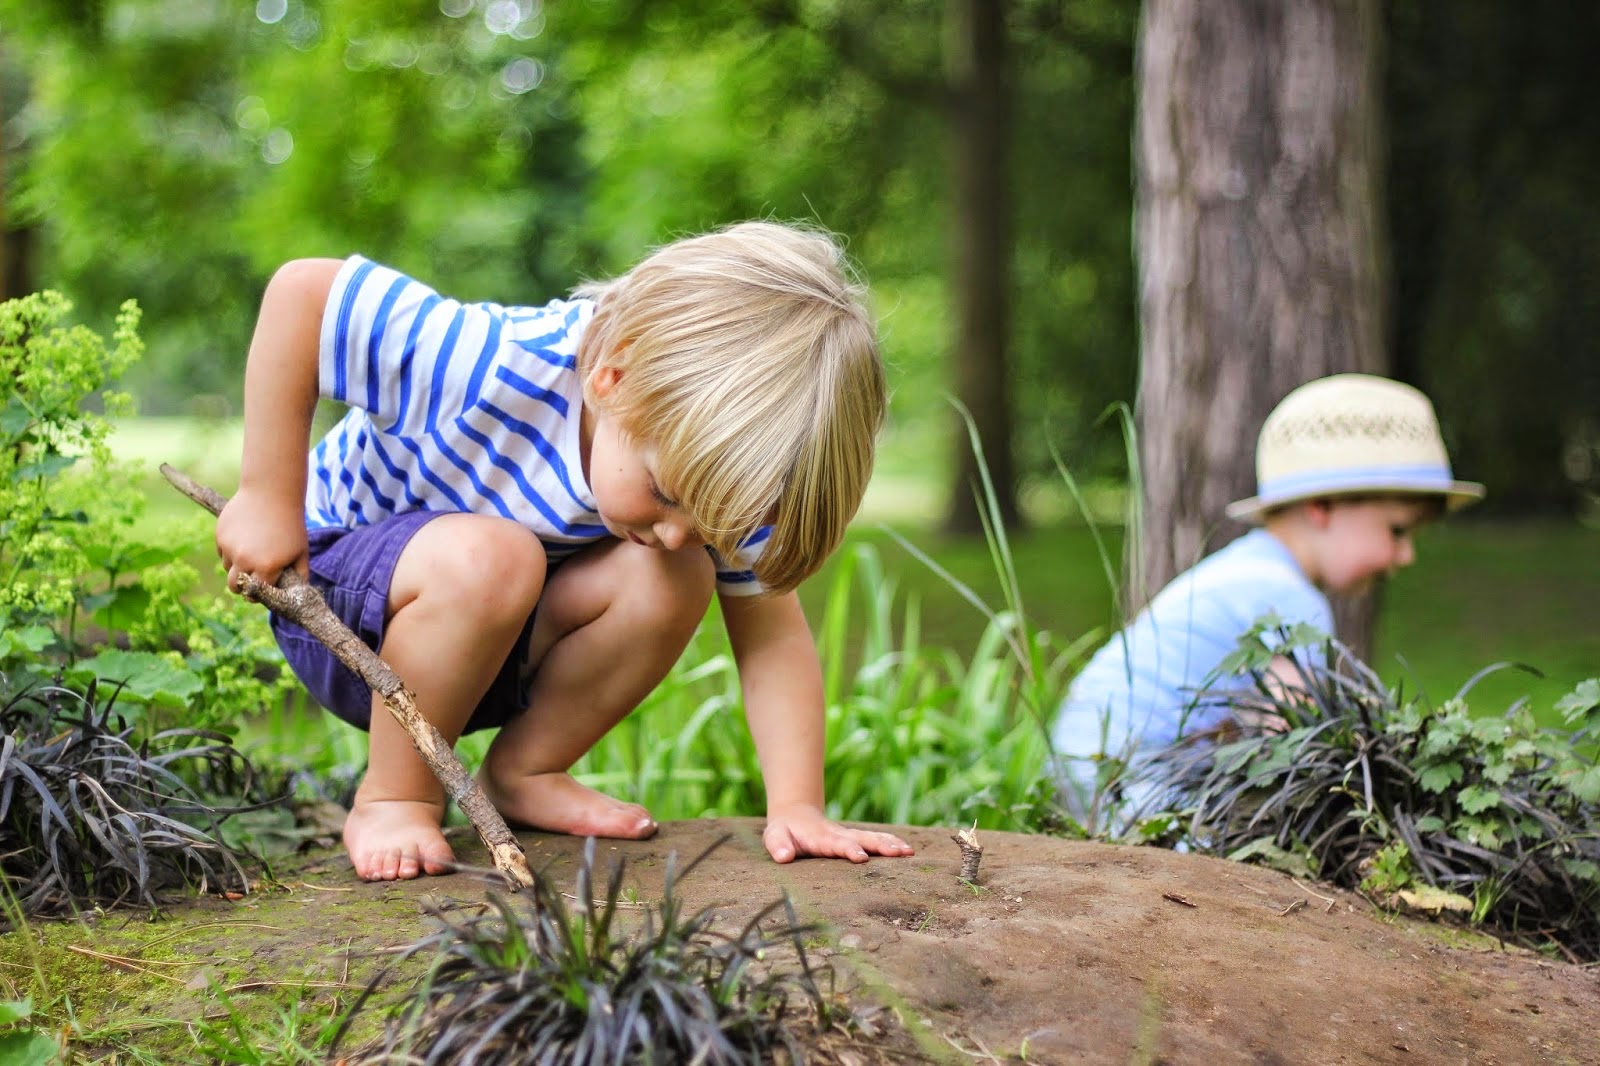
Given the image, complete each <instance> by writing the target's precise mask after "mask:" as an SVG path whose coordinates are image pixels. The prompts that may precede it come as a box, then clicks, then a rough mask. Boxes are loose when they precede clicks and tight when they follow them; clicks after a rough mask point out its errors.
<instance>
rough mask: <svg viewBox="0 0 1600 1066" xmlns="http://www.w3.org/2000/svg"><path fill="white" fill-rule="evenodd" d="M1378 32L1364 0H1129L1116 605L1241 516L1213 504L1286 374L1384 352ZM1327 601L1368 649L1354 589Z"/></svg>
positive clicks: (1148, 590) (1234, 486)
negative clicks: (1130, 147) (1125, 326)
mask: <svg viewBox="0 0 1600 1066" xmlns="http://www.w3.org/2000/svg"><path fill="white" fill-rule="evenodd" d="M1378 43H1379V34H1378V22H1377V11H1376V8H1375V4H1374V2H1373V0H1296V2H1295V3H1287V4H1286V3H1278V2H1276V0H1146V3H1145V5H1144V9H1143V16H1142V24H1141V29H1140V41H1139V57H1138V79H1139V89H1140V95H1139V105H1138V116H1137V131H1136V140H1135V172H1136V181H1137V192H1136V241H1137V252H1138V258H1139V280H1140V286H1139V288H1140V291H1139V312H1140V323H1141V331H1142V337H1141V352H1140V354H1141V366H1140V384H1139V399H1138V412H1137V414H1138V418H1137V424H1138V427H1139V434H1140V438H1139V457H1140V471H1139V475H1140V481H1141V486H1142V498H1143V516H1142V527H1141V528H1139V529H1137V530H1136V531H1135V533H1136V535H1134V536H1131V537H1130V538H1129V543H1130V545H1131V547H1130V550H1129V562H1130V566H1129V572H1130V585H1129V589H1128V595H1129V606H1130V611H1132V610H1137V609H1138V607H1140V606H1142V605H1143V603H1144V602H1145V601H1146V600H1147V599H1148V598H1149V596H1151V595H1153V594H1154V593H1155V592H1156V591H1158V590H1159V589H1160V588H1161V587H1162V586H1163V585H1164V584H1166V583H1167V582H1168V581H1169V580H1171V579H1172V577H1174V576H1175V575H1176V574H1177V573H1179V572H1180V571H1182V570H1184V569H1187V568H1188V567H1190V566H1192V565H1194V563H1196V562H1197V561H1199V559H1200V558H1201V557H1203V556H1204V555H1205V554H1207V553H1208V552H1210V551H1213V550H1215V549H1217V548H1219V547H1221V546H1223V545H1224V544H1226V543H1227V542H1228V541H1231V540H1232V539H1234V538H1235V537H1236V536H1238V535H1239V534H1240V533H1242V532H1243V531H1244V529H1243V527H1241V526H1239V525H1238V524H1237V523H1234V522H1231V521H1229V520H1227V519H1226V518H1225V517H1224V515H1223V508H1224V507H1225V506H1226V504H1227V503H1228V502H1229V501H1231V500H1236V499H1240V498H1242V497H1245V496H1249V495H1251V494H1252V493H1253V492H1254V490H1255V469H1254V453H1255V442H1256V436H1257V434H1258V433H1259V431H1260V428H1261V423H1262V422H1263V421H1264V420H1265V418H1266V416H1267V413H1268V412H1269V411H1270V410H1271V409H1272V408H1273V406H1275V405H1276V404H1277V402H1278V401H1279V400H1280V399H1282V398H1283V396H1284V395H1285V394H1286V393H1288V392H1289V390H1290V389H1292V388H1294V387H1295V386H1296V385H1299V384H1301V383H1303V382H1305V381H1308V380H1310V379H1312V378H1317V377H1322V376H1324V375H1327V374H1333V373H1339V372H1342V371H1364V372H1368V373H1382V372H1383V371H1384V368H1385V367H1386V365H1387V360H1386V358H1385V351H1384V343H1385V339H1386V312H1387V295H1386V294H1387V278H1386V271H1387V235H1386V233H1385V231H1384V224H1383V216H1382V214H1381V205H1382V197H1381V195H1380V175H1381V172H1382V170H1381V162H1382V159H1381V155H1382V149H1381V128H1380V123H1379V111H1378V107H1377V103H1378V99H1379V95H1380V83H1379V79H1378V78H1377V72H1376V66H1377V61H1378V56H1377V49H1378ZM1336 611H1337V612H1338V615H1339V619H1338V620H1339V628H1340V636H1341V637H1342V638H1343V639H1344V640H1345V641H1346V643H1348V644H1350V645H1351V646H1352V648H1353V649H1355V650H1356V651H1357V653H1358V654H1361V655H1362V656H1363V657H1366V656H1367V655H1369V654H1370V642H1371V629H1372V618H1373V613H1374V611H1373V603H1372V601H1371V599H1370V598H1365V599H1364V600H1363V601H1360V602H1357V603H1354V604H1343V605H1336Z"/></svg>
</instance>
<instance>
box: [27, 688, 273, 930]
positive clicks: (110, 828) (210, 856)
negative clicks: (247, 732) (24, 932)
mask: <svg viewBox="0 0 1600 1066" xmlns="http://www.w3.org/2000/svg"><path fill="white" fill-rule="evenodd" d="M98 692H99V685H98V683H95V682H91V683H90V684H89V686H88V691H87V692H86V693H84V694H79V693H77V692H73V691H70V690H68V689H64V688H58V687H55V686H48V685H46V686H40V687H38V688H34V689H30V690H28V691H26V692H23V693H20V694H18V695H16V696H13V697H12V698H11V699H10V700H9V701H7V702H6V704H5V705H4V706H3V707H0V877H3V878H4V880H5V881H6V882H7V891H8V892H10V893H11V894H13V895H14V897H15V900H16V903H17V905H18V910H19V911H20V914H21V915H24V916H26V915H32V914H40V913H44V914H54V913H61V912H66V911H71V910H77V909H82V908H86V907H88V906H91V905H96V904H103V905H105V906H113V905H116V904H119V903H124V902H134V903H140V904H143V905H145V906H148V907H152V908H154V907H156V906H158V905H159V903H160V896H161V894H162V893H163V891H164V890H167V889H171V888H176V887H198V888H201V889H202V890H204V889H209V890H212V891H222V890H224V889H233V890H239V891H243V890H244V889H245V887H246V883H247V878H246V875H245V872H244V869H243V867H242V865H241V864H240V861H239V858H240V856H238V855H236V853H235V852H234V850H233V849H232V848H230V847H228V846H227V845H226V844H224V843H223V842H222V840H221V836H220V833H219V831H218V826H219V823H220V822H221V820H222V819H223V818H226V817H227V816H228V815H230V814H232V813H235V810H236V809H235V808H227V807H219V806H218V805H216V804H215V803H214V802H213V800H212V797H214V796H217V795H229V796H248V795H250V794H251V793H252V792H255V791H256V789H255V788H254V785H253V771H252V768H251V766H250V764H249V762H248V761H247V760H245V759H244V758H243V757H242V756H241V755H239V753H238V752H236V751H234V750H233V748H231V747H230V746H229V745H228V744H227V742H226V738H224V737H222V736H221V735H220V734H216V733H207V732H202V731H200V730H194V729H172V730H166V731H163V732H159V733H155V734H154V735H151V736H149V737H146V738H144V739H142V740H135V738H134V736H133V732H134V730H133V727H131V726H129V725H127V724H126V723H125V722H123V721H122V720H121V719H120V716H119V715H118V713H117V711H116V709H115V704H116V695H115V693H113V694H112V695H111V696H110V697H109V698H106V699H104V700H103V701H102V700H100V699H99V696H98ZM4 924H7V923H4V922H0V926H3V925H4Z"/></svg>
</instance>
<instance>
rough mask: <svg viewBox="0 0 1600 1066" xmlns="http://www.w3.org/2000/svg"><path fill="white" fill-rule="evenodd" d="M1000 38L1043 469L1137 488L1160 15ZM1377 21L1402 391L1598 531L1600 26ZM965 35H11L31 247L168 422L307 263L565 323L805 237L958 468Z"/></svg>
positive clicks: (773, 8)
mask: <svg viewBox="0 0 1600 1066" xmlns="http://www.w3.org/2000/svg"><path fill="white" fill-rule="evenodd" d="M1005 11H1006V28H1007V35H1006V36H1007V43H1006V55H1007V58H1006V66H1007V71H1008V74H1009V84H1010V90H1011V95H1012V105H1013V108H1014V127H1013V128H1014V133H1013V137H1012V144H1011V151H1010V153H1009V155H1010V167H1011V180H1010V182H1009V188H1010V191H1011V203H1010V204H1009V216H1010V218H1011V220H1012V231H1013V237H1012V250H1011V254H1010V268H1011V277H1012V280H1013V292H1012V297H1011V300H1010V334H1011V337H1010V339H1011V348H1012V352H1011V359H1012V361H1013V363H1014V371H1015V372H1014V376H1013V390H1012V397H1011V399H1012V404H1013V407H1014V423H1013V424H1014V426H1015V427H1016V434H1015V436H1016V442H1015V443H1016V447H1017V450H1018V453H1019V461H1020V465H1021V468H1022V470H1023V471H1024V472H1025V474H1027V475H1028V476H1030V477H1032V478H1033V479H1034V480H1036V481H1037V480H1043V481H1049V480H1051V477H1050V463H1049V460H1048V445H1049V443H1050V442H1052V441H1053V442H1054V443H1055V445H1056V446H1057V448H1058V449H1059V450H1060V451H1061V453H1062V455H1063V456H1064V458H1065V459H1066V461H1067V463H1068V464H1069V465H1070V466H1071V468H1072V469H1073V470H1074V471H1075V472H1076V473H1078V474H1080V475H1082V476H1088V477H1094V476H1100V475H1112V476H1123V475H1125V474H1126V470H1125V469H1124V468H1123V466H1122V456H1121V454H1120V449H1119V447H1118V444H1117V442H1116V441H1115V440H1114V439H1113V438H1112V436H1111V435H1109V434H1106V433H1104V432H1099V431H1097V430H1096V428H1095V426H1094V424H1093V423H1094V419H1095V417H1096V416H1097V415H1098V414H1099V413H1100V412H1101V411H1103V410H1104V409H1105V408H1106V407H1107V405H1108V404H1110V403H1113V402H1115V401H1119V400H1121V401H1126V400H1128V399H1129V398H1130V397H1131V396H1132V395H1133V392H1134V381H1135V375H1136V354H1137V324H1136V312H1135V302H1134V292H1135V271H1134V265H1133V262H1132V248H1131V244H1132V242H1131V239H1130V230H1131V215H1132V195H1131V185H1132V169H1131V163H1130V146H1129V141H1130V135H1131V129H1132V107H1133V99H1134V93H1135V89H1136V86H1135V81H1134V63H1133V56H1134V48H1135V37H1136V33H1137V29H1138V25H1137V24H1138V15H1139V12H1138V6H1137V4H1134V3H1129V2H1126V0H1067V2H1046V0H1008V2H1007V3H1006V5H1005ZM1382 17H1383V22H1384V25H1383V32H1384V36H1385V38H1386V43H1385V60H1386V62H1385V64H1384V73H1383V78H1384V85H1383V98H1384V100H1385V102H1386V112H1387V113H1386V115H1385V125H1386V128H1387V141H1388V144H1389V150H1388V153H1387V159H1388V163H1387V175H1386V180H1385V185H1386V188H1387V190H1388V207H1389V210H1388V215H1389V223H1390V225H1389V229H1390V232H1391V235H1392V246H1393V262H1394V272H1393V278H1394V285H1393V291H1392V293H1391V299H1390V301H1389V306H1390V307H1391V309H1392V315H1391V318H1392V320H1393V344H1392V358H1393V362H1394V372H1395V373H1396V374H1397V375H1398V376H1400V377H1402V378H1404V379H1406V380H1411V381H1414V382H1416V383H1417V384H1419V385H1421V386H1423V387H1424V388H1425V389H1426V390H1427V391H1428V392H1429V393H1430V395H1432V396H1434V398H1435V400H1436V402H1437V404H1438V406H1439V409H1440V412H1441V415H1442V417H1443V420H1444V422H1445V429H1446V432H1447V435H1448V436H1449V438H1450V444H1451V448H1452V454H1453V455H1454V456H1455V458H1456V460H1457V465H1458V466H1459V467H1460V468H1461V470H1462V471H1463V472H1464V473H1466V474H1468V475H1469V476H1472V477H1475V478H1480V479H1482V480H1484V481H1486V482H1487V483H1488V484H1489V488H1490V495H1489V500H1488V502H1487V508H1486V509H1487V510H1488V511H1493V510H1495V509H1496V508H1499V509H1501V510H1502V511H1504V512H1506V513H1526V512H1529V511H1535V510H1537V511H1554V512H1560V513H1568V514H1570V513H1573V512H1574V511H1577V510H1582V509H1584V508H1592V507H1593V506H1594V501H1595V499H1596V498H1597V496H1600V420H1597V419H1596V416H1595V414H1594V412H1595V411H1597V410H1600V357H1597V356H1600V352H1597V345H1600V340H1597V338H1600V328H1597V327H1600V304H1597V301H1596V297H1595V292H1596V291H1597V289H1596V286H1595V285H1594V284H1593V282H1594V280H1595V278H1596V276H1597V274H1600V258H1597V257H1600V241H1596V240H1595V239H1594V238H1595V236H1596V233H1597V232H1600V209H1597V208H1596V206H1595V202H1594V198H1593V196H1592V195H1590V186H1591V183H1592V179H1591V175H1592V174H1593V173H1594V170H1595V167H1596V165H1597V164H1600V158H1597V156H1600V136H1595V134H1596V132H1597V131H1596V130H1595V128H1594V126H1595V122H1596V118H1595V114H1596V113H1595V111H1594V109H1593V108H1592V107H1590V106H1589V93H1588V90H1587V84H1588V81H1587V78H1588V76H1587V62H1588V52H1587V47H1586V46H1587V42H1589V41H1591V40H1593V39H1594V37H1595V34H1596V32H1600V8H1597V7H1593V6H1592V5H1591V6H1586V7H1581V8H1580V9H1578V10H1574V9H1573V8H1572V7H1571V6H1570V5H1566V4H1563V3H1561V2H1560V0H1530V3H1529V4H1526V5H1520V6H1517V7H1506V6H1503V5H1499V6H1497V5H1474V6H1472V7H1471V8H1470V9H1468V10H1466V11H1462V10H1461V9H1460V8H1459V6H1458V5H1457V4H1455V3H1453V2H1452V0H1395V2H1393V3H1390V4H1385V5H1383V6H1382ZM948 21H949V10H948V4H947V3H946V2H945V0H860V2H858V3H853V4H841V3H838V2H837V0H741V2H733V0H697V2H689V0H651V2H645V0H572V2H566V3H560V4H554V3H543V2H541V0H337V2H335V0H256V2H254V3H240V2H232V0H0V92H3V93H4V96H5V99H4V101H3V102H0V123H3V127H0V144H3V146H4V152H3V156H4V159H5V167H6V171H7V180H6V188H7V196H6V200H7V203H6V209H7V210H6V214H7V218H6V220H5V225H6V226H7V227H8V228H10V229H11V230H13V231H16V230H18V229H26V230H29V232H30V233H31V234H32V236H33V237H34V239H33V241H32V245H31V247H32V249H33V257H32V262H31V263H30V264H28V266H29V269H28V271H27V273H28V275H29V276H30V278H31V280H32V281H33V284H32V285H30V286H29V289H34V288H44V287H55V288H59V289H61V290H62V291H65V292H67V293H68V294H69V295H71V296H72V297H73V299H74V300H75V301H76V302H77V304H78V305H79V306H80V307H81V308H82V309H83V310H84V312H85V314H86V315H88V317H89V319H90V321H91V322H95V323H98V324H103V325H106V326H109V323H110V320H111V317H112V316H113V314H114V313H115V309H116V307H117V306H118V305H119V304H120V303H121V301H122V300H123V299H125V298H127V297H130V296H132V297H135V298H137V299H138V300H139V302H140V304H141V306H143V307H144V308H145V309H146V312H147V322H148V325H147V339H148V341H149V344H150V349H151V355H150V358H149V359H148V360H146V362H145V363H144V365H143V366H142V367H141V368H140V369H139V370H138V371H137V372H136V373H135V375H134V376H133V377H132V378H131V379H130V387H131V388H132V389H133V391H134V392H135V393H137V394H138V395H139V397H140V399H141V401H142V406H143V408H144V410H146V411H147V412H149V413H157V414H159V413H188V412H194V411H197V410H198V411H213V410H216V409H218V408H221V409H227V408H229V407H233V408H234V409H236V401H237V397H238V393H239V381H240V377H241V368H242V365H243V359H244V352H245V350H246V346H247V344H248V338H249V333H250V328H251V324H252V320H253V316H254V313H255V308H256V304H257V301H258V299H259V295H260V292H261V289H262V287H263V285H264V284H265V282H266V279H267V277H268V276H269V274H270V273H271V271H272V270H273V269H274V268H275V267H276V265H277V264H279V263H280V262H282V261H283V260H285V259H288V258H291V257H295V256H300V255H314V254H330V255H342V254H345V253H348V252H351V251H356V250H360V251H363V252H365V253H367V254H369V255H372V256H374V257H376V258H379V259H382V260H385V261H388V262H391V263H393V264H394V265H396V266H398V267H401V268H403V269H406V270H408V271H411V272H413V273H415V274H417V275H419V276H421V277H424V278H426V279H428V280H430V281H432V282H434V283H435V284H436V285H438V286H439V287H440V288H441V289H444V290H446V291H448V292H450V293H451V294H453V295H460V296H462V297H465V298H492V299H497V300H503V301H508V302H512V301H529V302H536V301H540V300H543V299H545V298H548V297H550V296H554V295H558V294H560V293H561V292H564V291H565V290H567V289H568V288H569V287H570V286H571V285H572V284H573V283H574V282H576V281H577V280H579V279H580V278H581V277H583V276H597V275H604V274H608V273H612V272H615V271H618V270H621V269H623V268H625V267H626V266H627V265H629V264H630V263H631V262H632V261H633V260H635V259H636V258H637V257H638V256H639V255H640V254H641V253H642V252H643V251H644V250H645V249H646V248H647V247H648V246H649V245H651V244H653V243H656V242H660V241H662V240H666V239H670V238H672V237H674V236H677V235H681V234H683V233H685V232H689V231H696V230H700V229H703V228H706V227H709V226H712V225H715V224H718V223H721V222H726V221H730V220H733V219H737V218H744V217H749V216H754V215H773V216H779V217H812V218H816V219H817V220H818V221H820V222H822V223H823V224H825V225H828V226H830V227H832V228H834V229H836V230H838V231H840V232H842V233H843V234H845V235H846V236H847V238H848V240H849V242H850V249H851V252H852V254H853V255H854V256H855V257H856V258H857V259H858V260H859V262H860V263H861V265H862V266H863V268H864V272H865V274H866V276H867V277H868V278H869V279H870V280H871V282H872V284H873V286H874V289H875V294H876V301H877V304H878V308H879V311H880V312H881V315H882V321H883V331H884V336H885V346H886V351H887V353H888V355H889V358H890V361H891V363H892V369H893V379H894V382H895V385H896V389H895V396H894V416H895V424H896V427H897V429H907V430H909V431H912V432H915V433H918V434H921V436H920V437H919V439H928V440H938V441H943V442H945V444H946V445H947V446H948V445H950V444H952V443H953V442H955V443H958V438H959V436H960V434H959V425H958V424H957V423H956V421H955V420H954V419H952V417H951V415H950V412H949V410H948V408H947V407H946V405H945V404H944V402H943V394H944V392H945V391H946V389H947V388H949V387H950V382H951V380H952V378H951V377H950V373H949V367H950V364H951V360H952V358H959V357H960V353H957V352H951V351H950V348H951V345H952V342H951V340H950V337H951V336H953V334H954V330H953V323H952V321H951V316H952V312H951V309H950V308H951V303H950V300H949V299H948V285H949V275H950V271H949V263H948V259H949V254H950V253H949V248H950V247H951V241H950V233H951V229H952V219H951V208H950V206H949V188H948V185H949V176H948V169H949V162H950V157H951V152H952V151H954V150H955V145H954V144H953V142H952V139H951V137H950V123H949V121H948V120H949V117H950V115H951V114H952V109H953V108H954V107H955V106H957V102H956V101H954V100H953V99H952V95H951V93H952V90H951V89H950V86H949V84H948V82H947V77H946V72H945V67H946V65H947V62H948V59H949V55H948V49H947V48H946V43H947V35H948V33H949V26H948V25H947V23H948ZM952 431H954V433H953V432H952ZM947 451H948V452H949V453H953V451H954V448H953V447H948V448H946V449H941V453H944V452H947ZM948 457H949V456H948V454H940V455H939V459H938V461H939V462H940V463H941V464H942V463H943V462H945V461H947V460H948Z"/></svg>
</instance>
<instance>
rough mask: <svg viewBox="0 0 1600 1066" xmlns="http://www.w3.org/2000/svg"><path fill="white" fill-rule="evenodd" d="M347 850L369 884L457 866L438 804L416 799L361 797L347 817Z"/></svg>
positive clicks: (433, 872)
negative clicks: (373, 798) (444, 831)
mask: <svg viewBox="0 0 1600 1066" xmlns="http://www.w3.org/2000/svg"><path fill="white" fill-rule="evenodd" d="M344 850H345V851H346V852H348V853H349V855H350V862H351V864H352V865H354V866H355V868H356V875H357V876H359V877H360V878H361V879H362V880H364V881H396V880H399V881H407V880H410V879H411V878H413V877H420V876H421V875H422V874H424V873H428V874H447V873H450V872H451V871H453V870H454V869H455V868H456V867H455V863H456V857H455V853H454V852H452V851H451V850H450V845H449V844H447V843H445V839H444V833H442V832H441V831H440V829H439V808H438V806H437V805H435V804H432V803H426V802H419V801H416V800H362V799H360V798H359V797H358V798H357V799H356V802H355V806H353V807H352V808H351V809H350V816H349V817H348V818H346V819H345V823H344Z"/></svg>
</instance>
